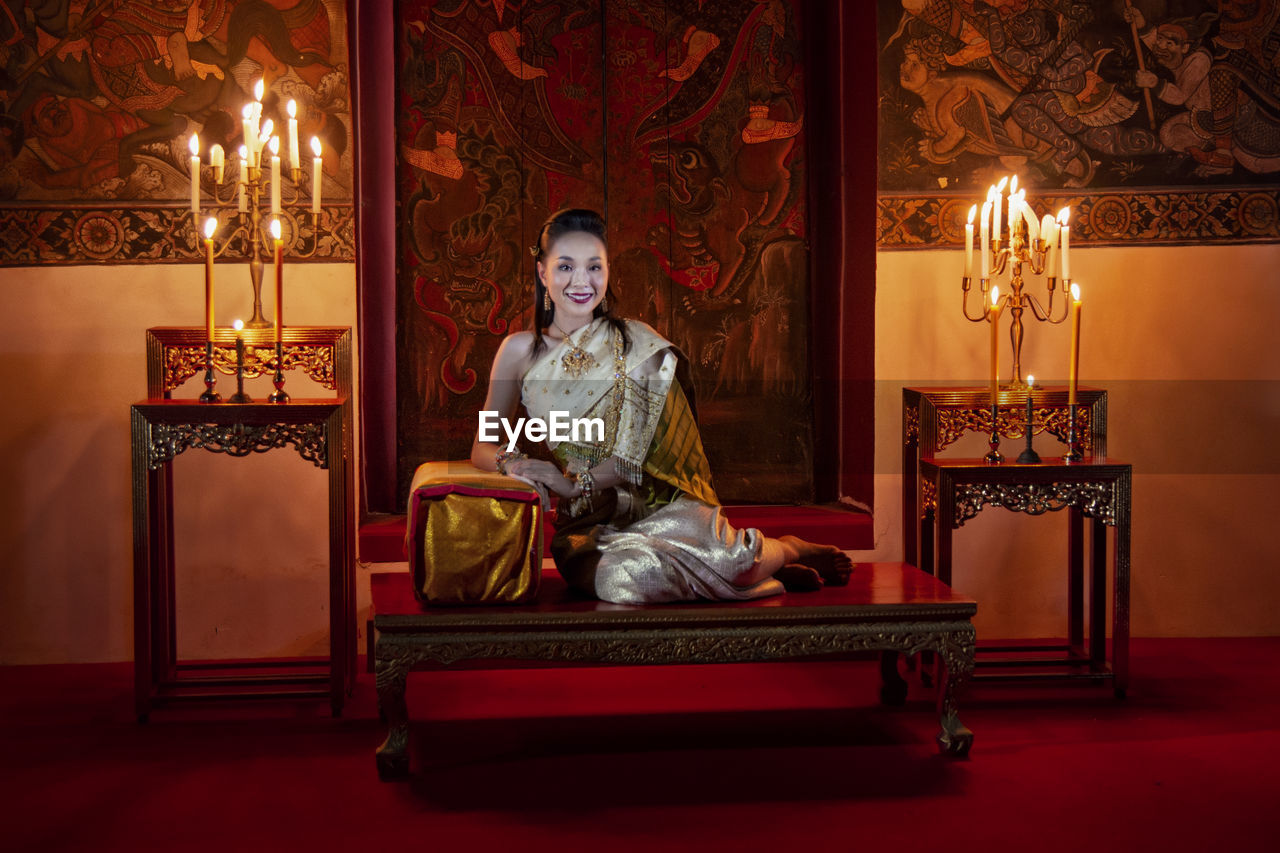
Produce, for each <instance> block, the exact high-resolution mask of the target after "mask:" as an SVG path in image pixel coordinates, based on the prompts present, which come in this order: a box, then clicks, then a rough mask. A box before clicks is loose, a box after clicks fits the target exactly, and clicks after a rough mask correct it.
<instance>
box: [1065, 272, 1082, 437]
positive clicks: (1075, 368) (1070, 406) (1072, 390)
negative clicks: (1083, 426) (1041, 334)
mask: <svg viewBox="0 0 1280 853" xmlns="http://www.w3.org/2000/svg"><path fill="white" fill-rule="evenodd" d="M1080 308H1081V301H1080V285H1078V284H1075V283H1072V285H1071V355H1070V363H1069V364H1068V365H1067V410H1068V412H1070V413H1071V417H1073V418H1074V417H1075V410H1076V383H1077V382H1078V381H1079V377H1080Z"/></svg>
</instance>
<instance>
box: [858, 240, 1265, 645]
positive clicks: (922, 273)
mask: <svg viewBox="0 0 1280 853" xmlns="http://www.w3.org/2000/svg"><path fill="white" fill-rule="evenodd" d="M877 263H878V269H877V274H876V284H877V297H876V378H877V380H879V382H878V388H879V394H878V401H877V409H876V433H877V440H876V466H877V467H876V471H877V478H876V497H875V507H876V513H875V522H876V531H877V540H876V550H875V551H874V552H871V553H869V554H863V555H859V556H860V557H874V558H878V559H898V558H899V555H900V554H901V547H902V546H901V543H902V519H901V505H900V489H901V476H900V475H899V474H897V473H896V472H897V471H900V470H901V469H900V465H901V441H900V438H899V437H900V435H901V424H902V420H901V387H902V386H903V385H918V384H932V383H940V382H974V381H976V382H979V383H981V382H982V381H983V377H985V376H986V375H987V374H986V371H987V370H988V369H989V368H988V363H989V362H988V359H989V356H988V354H987V349H986V346H987V340H988V339H987V337H986V329H987V327H986V326H985V325H982V326H980V325H978V324H971V323H969V322H967V321H966V320H964V319H963V317H962V316H961V310H960V286H959V273H960V266H961V258H960V253H959V252H958V251H952V252H933V251H929V252H881V253H880V254H879V256H878V260H877ZM1278 270H1280V246H1277V245H1254V246H1236V247H1208V248H1198V247H1146V248H1131V249H1118V248H1094V249H1080V248H1077V249H1074V250H1073V251H1072V272H1073V273H1074V275H1075V276H1076V277H1077V279H1078V280H1079V281H1080V283H1081V285H1082V287H1083V289H1084V299H1085V307H1084V315H1083V318H1082V333H1081V337H1082V344H1081V355H1080V375H1081V382H1082V383H1084V384H1092V385H1099V386H1102V387H1105V388H1107V389H1108V392H1109V393H1108V396H1109V408H1110V424H1109V430H1108V441H1109V452H1110V455H1111V456H1113V457H1116V458H1120V459H1123V460H1125V461H1129V462H1132V463H1133V465H1134V496H1133V517H1134V523H1133V540H1132V541H1133V582H1132V596H1133V601H1132V628H1133V632H1134V634H1135V635H1138V636H1178V635H1190V636H1216V635H1268V634H1280V608H1277V607H1276V606H1275V602H1277V601H1280V571H1278V569H1280V560H1278V559H1277V552H1278V550H1280V549H1278V548H1277V544H1276V543H1277V540H1276V538H1275V531H1274V530H1273V529H1272V527H1271V525H1272V524H1275V523H1276V518H1277V516H1278V515H1280V512H1278V511H1280V496H1278V495H1280V449H1278V448H1277V443H1276V433H1277V426H1280V349H1277V346H1276V344H1277V335H1276V331H1275V330H1276V316H1277V313H1278V312H1280V272H1278ZM1028 287H1029V290H1030V292H1032V293H1042V292H1043V284H1042V283H1041V282H1037V283H1036V284H1034V285H1029V286H1028ZM1026 325H1027V333H1026V340H1025V343H1024V345H1023V354H1022V364H1023V372H1024V374H1025V373H1033V374H1036V375H1038V376H1040V377H1042V378H1044V379H1046V380H1049V381H1051V382H1052V381H1055V380H1056V381H1059V382H1062V381H1064V380H1065V376H1066V360H1067V349H1068V343H1069V337H1068V334H1069V333H1068V329H1067V327H1066V326H1065V325H1064V326H1060V327H1046V326H1045V324H1041V323H1035V322H1028V323H1027V324H1026ZM1002 346H1003V348H1004V349H1003V353H1004V354H1003V356H1002V358H1004V359H1006V361H1005V365H1006V367H1007V365H1008V362H1007V359H1008V341H1007V336H1004V335H1003V334H1002ZM1004 376H1005V378H1006V379H1007V371H1006V372H1005V374H1004ZM972 441H975V442H976V443H969V444H967V445H966V446H965V447H961V448H959V452H960V455H980V454H981V453H982V452H983V451H984V450H985V442H984V441H982V440H981V439H980V438H977V437H975V438H974V439H972ZM1037 447H1038V449H1039V450H1040V452H1041V453H1042V454H1043V455H1048V453H1047V452H1046V451H1048V450H1049V449H1050V443H1049V441H1048V440H1047V439H1041V440H1040V442H1038V443H1037ZM966 448H967V449H968V450H970V451H973V452H972V453H968V452H965V450H966ZM1010 450H1012V452H1013V453H1015V454H1016V453H1017V452H1018V448H1017V447H1015V446H1011V444H1010V443H1009V442H1006V444H1005V446H1004V451H1005V453H1006V455H1011V454H1010ZM1054 452H1055V453H1057V452H1059V451H1054ZM1065 545H1066V534H1065V519H1064V518H1062V516H1061V515H1056V514H1051V515H1047V516H1042V517H1038V518H1030V517H1028V516H1023V515H1015V514H1013V513H1010V512H1007V511H1005V510H992V509H987V510H986V511H984V512H983V513H982V514H981V515H979V516H978V517H977V518H976V519H974V520H973V521H971V522H969V523H968V524H966V525H965V526H964V527H962V528H961V529H960V530H959V531H957V533H956V537H955V548H956V551H955V570H954V576H953V583H954V585H955V587H956V588H958V589H959V590H961V591H963V592H965V593H967V594H969V595H972V596H973V597H975V598H976V599H977V600H978V601H979V607H978V616H977V620H976V624H977V628H978V632H979V636H980V637H990V638H997V637H1053V636H1061V635H1062V633H1063V628H1062V624H1063V623H1062V619H1063V616H1062V614H1065V612H1066V609H1065V608H1066V603H1065V602H1066V588H1065V571H1064V562H1063V561H1064V556H1063V555H1064V553H1065Z"/></svg>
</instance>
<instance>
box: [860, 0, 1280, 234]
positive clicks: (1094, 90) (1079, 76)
mask: <svg viewBox="0 0 1280 853" xmlns="http://www.w3.org/2000/svg"><path fill="white" fill-rule="evenodd" d="M879 13H880V14H879V28H880V44H881V47H882V51H881V59H880V72H881V73H880V111H879V112H880V151H881V157H880V164H879V185H880V190H881V194H882V197H881V200H880V209H881V228H880V235H879V238H880V245H881V246H882V247H896V248H902V247H909V246H913V245H920V246H923V245H937V244H939V243H944V244H945V243H950V242H954V241H955V240H956V239H957V238H958V236H959V234H960V233H961V230H960V227H959V225H958V224H957V221H956V216H957V213H958V211H959V210H960V209H961V207H964V208H967V205H968V202H965V204H964V205H960V204H949V203H948V202H947V199H948V198H949V197H951V196H954V195H956V194H963V195H964V196H965V198H970V197H972V198H977V197H978V195H979V194H980V193H981V191H982V190H983V189H984V188H985V187H987V186H988V185H990V184H993V183H995V182H996V178H995V177H994V176H997V175H1004V174H1008V173H1010V172H1014V173H1017V174H1020V175H1021V177H1022V180H1023V182H1024V185H1030V186H1032V187H1035V188H1036V190H1037V193H1038V194H1039V195H1041V196H1042V197H1043V198H1044V203H1045V204H1047V205H1050V206H1061V205H1062V204H1064V203H1069V204H1071V205H1072V206H1073V207H1074V208H1077V209H1078V210H1079V211H1080V212H1081V214H1082V218H1083V221H1082V222H1073V226H1076V227H1075V228H1073V230H1075V231H1076V232H1077V235H1078V238H1079V239H1084V240H1091V241H1094V242H1100V243H1105V242H1134V241H1141V242H1187V241H1205V240H1228V241H1229V240H1258V239H1275V238H1276V237H1280V215H1278V210H1277V202H1276V193H1275V191H1274V187H1275V185H1276V184H1277V183H1280V0H1108V2H1104V3H1086V2H1081V0H989V2H988V0H881V2H880V8H879ZM1047 209H1048V208H1046V210H1047ZM1042 212H1043V211H1042Z"/></svg>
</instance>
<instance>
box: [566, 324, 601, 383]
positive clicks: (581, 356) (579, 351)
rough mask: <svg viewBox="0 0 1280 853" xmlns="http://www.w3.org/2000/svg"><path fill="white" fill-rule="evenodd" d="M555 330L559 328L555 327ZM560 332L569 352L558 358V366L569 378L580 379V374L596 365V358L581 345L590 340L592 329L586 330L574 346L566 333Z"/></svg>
mask: <svg viewBox="0 0 1280 853" xmlns="http://www.w3.org/2000/svg"><path fill="white" fill-rule="evenodd" d="M556 328H557V329H559V328H560V327H559V326H556ZM560 331H561V332H562V333H564V342H565V345H566V346H567V347H569V351H568V352H566V353H565V354H564V355H562V356H560V364H561V365H563V366H564V372H565V373H567V374H568V375H569V376H570V377H571V378H573V379H580V378H582V374H584V373H586V372H587V371H589V370H591V369H592V368H594V367H595V366H596V364H597V362H596V357H595V356H594V355H592V354H591V353H589V352H587V351H586V350H584V349H583V348H582V345H583V344H585V343H586V342H587V341H589V340H591V335H592V334H593V333H594V329H590V330H588V332H587V333H586V334H585V335H583V336H582V339H581V340H580V341H578V342H577V343H576V344H575V343H574V342H573V338H572V337H570V336H569V334H568V333H567V332H564V329H560Z"/></svg>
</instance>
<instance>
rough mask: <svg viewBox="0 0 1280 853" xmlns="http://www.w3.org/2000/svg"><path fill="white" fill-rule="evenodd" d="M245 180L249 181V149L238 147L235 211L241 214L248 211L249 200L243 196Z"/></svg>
mask: <svg viewBox="0 0 1280 853" xmlns="http://www.w3.org/2000/svg"><path fill="white" fill-rule="evenodd" d="M247 180H249V149H248V148H246V147H245V146H243V145H241V146H240V180H239V181H237V182H236V183H237V185H238V186H237V187H236V189H237V198H236V210H238V211H240V212H241V213H246V212H248V210H249V200H248V198H247V197H246V196H245V190H246V184H245V182H246V181H247Z"/></svg>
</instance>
